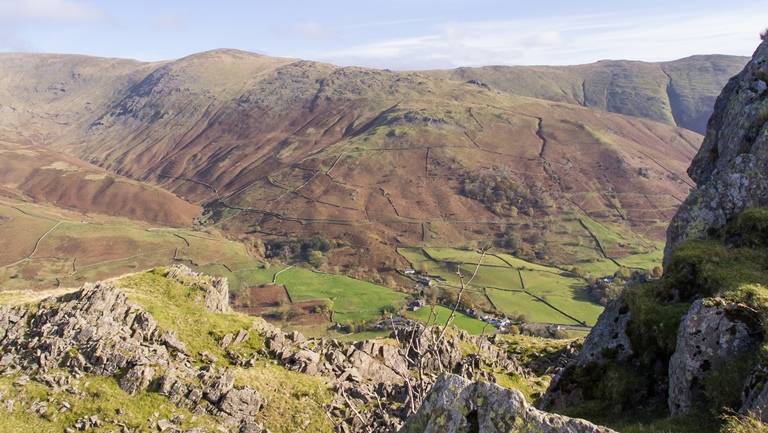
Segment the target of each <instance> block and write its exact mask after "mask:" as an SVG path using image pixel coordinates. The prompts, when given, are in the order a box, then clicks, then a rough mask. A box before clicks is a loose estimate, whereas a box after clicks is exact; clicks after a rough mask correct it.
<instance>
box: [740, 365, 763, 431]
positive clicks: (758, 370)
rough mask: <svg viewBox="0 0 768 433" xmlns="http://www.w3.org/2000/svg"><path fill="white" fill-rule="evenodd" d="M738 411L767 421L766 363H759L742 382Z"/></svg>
mask: <svg viewBox="0 0 768 433" xmlns="http://www.w3.org/2000/svg"><path fill="white" fill-rule="evenodd" d="M741 398H742V399H741V401H742V406H741V409H739V413H741V414H742V415H749V416H753V417H755V418H757V419H759V420H760V421H762V422H768V365H765V364H760V365H758V366H757V367H755V369H754V370H752V373H750V375H749V377H747V380H746V382H745V383H744V388H743V391H742V396H741Z"/></svg>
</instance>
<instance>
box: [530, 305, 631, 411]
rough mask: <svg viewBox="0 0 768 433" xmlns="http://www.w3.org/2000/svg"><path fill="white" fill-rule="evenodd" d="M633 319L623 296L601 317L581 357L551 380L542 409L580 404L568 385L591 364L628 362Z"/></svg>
mask: <svg viewBox="0 0 768 433" xmlns="http://www.w3.org/2000/svg"><path fill="white" fill-rule="evenodd" d="M631 318H632V313H631V311H629V306H628V305H627V302H626V299H625V298H624V294H623V293H622V294H621V295H619V297H618V298H617V299H615V300H613V301H611V302H610V303H609V304H608V305H607V306H606V307H605V310H603V312H602V314H600V317H599V318H598V319H597V323H596V324H595V326H594V327H593V328H592V331H591V332H590V333H589V335H587V337H586V338H585V339H584V344H583V345H582V347H581V351H580V352H579V355H578V357H576V359H575V360H574V361H572V362H570V363H568V364H567V365H566V366H565V367H564V368H563V369H562V370H560V372H559V373H557V374H556V375H555V377H554V378H552V381H551V383H550V386H549V388H548V389H547V391H546V393H545V394H544V396H543V397H542V399H541V404H540V408H541V409H544V410H550V409H552V408H554V407H559V406H564V405H568V404H572V403H575V402H577V400H578V397H577V395H578V392H579V390H578V389H574V387H571V386H567V384H568V383H569V381H571V380H572V378H573V375H574V373H575V372H576V371H577V370H578V369H581V368H584V367H585V366H587V365H588V364H595V365H603V364H604V363H605V362H606V361H608V359H609V358H610V359H611V360H618V361H625V360H627V359H629V358H630V357H632V355H633V354H634V349H633V347H632V342H631V341H630V339H629V336H628V335H627V326H628V324H629V321H630V319H631ZM564 385H566V386H564ZM563 389H568V391H567V392H566V391H563Z"/></svg>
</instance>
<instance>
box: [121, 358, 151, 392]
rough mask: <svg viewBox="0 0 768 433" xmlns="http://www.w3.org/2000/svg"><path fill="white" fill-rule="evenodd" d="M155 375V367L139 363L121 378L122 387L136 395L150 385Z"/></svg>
mask: <svg viewBox="0 0 768 433" xmlns="http://www.w3.org/2000/svg"><path fill="white" fill-rule="evenodd" d="M154 376H155V369H154V368H152V367H150V366H148V365H137V366H135V367H133V368H131V369H130V370H128V372H127V373H126V374H125V375H124V376H123V377H122V378H120V381H119V382H118V383H119V385H120V388H121V389H122V390H123V391H125V392H127V393H128V394H130V395H134V394H136V393H137V392H139V391H142V390H144V389H146V388H147V386H149V383H150V382H151V381H152V378H153V377H154Z"/></svg>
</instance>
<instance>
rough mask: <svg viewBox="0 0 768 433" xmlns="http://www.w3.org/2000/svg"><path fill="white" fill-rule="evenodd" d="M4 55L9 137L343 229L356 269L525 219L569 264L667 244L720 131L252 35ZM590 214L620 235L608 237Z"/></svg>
mask: <svg viewBox="0 0 768 433" xmlns="http://www.w3.org/2000/svg"><path fill="white" fill-rule="evenodd" d="M732 60H733V59H732ZM733 61H734V62H737V61H738V59H735V60H733ZM681 62H682V61H681ZM712 62H714V60H713V61H712ZM723 62H725V63H728V62H726V61H725V60H723ZM715 63H716V62H715ZM715 63H712V64H713V65H714V64H715ZM599 65H600V64H598V66H594V65H593V66H591V67H592V68H597V69H601V68H603V67H602V66H599ZM632 65H634V64H632ZM641 65H644V64H641ZM647 67H649V68H650V67H656V66H653V65H651V66H647ZM573 68H575V69H574V70H578V69H579V68H580V67H573ZM583 68H584V67H582V69H583ZM633 68H634V66H633ZM603 69H604V68H603ZM634 69H637V71H642V70H643V69H642V67H641V66H638V67H637V68H634ZM634 69H633V70H634ZM0 70H1V71H2V73H3V79H2V82H1V83H2V89H0V105H1V106H2V107H3V109H4V110H6V111H7V112H8V116H6V117H5V118H4V119H5V120H4V122H5V124H4V127H3V129H2V130H1V131H2V137H0V138H4V139H5V140H8V141H14V142H24V143H27V142H28V143H32V144H36V145H44V146H47V147H49V148H51V149H54V150H57V151H60V152H64V153H67V154H70V155H73V156H76V157H78V158H80V159H82V160H85V161H88V162H90V163H93V164H95V165H98V166H99V167H102V168H104V169H107V170H109V171H112V172H115V173H117V174H119V175H123V176H126V177H128V178H131V179H134V180H138V181H142V182H148V183H150V184H153V185H158V186H161V187H163V188H165V189H167V190H168V191H171V192H172V193H174V194H175V195H177V196H178V197H181V198H183V199H185V200H187V201H189V202H191V203H194V204H198V205H202V206H205V207H206V209H207V221H208V223H209V224H216V225H217V228H220V229H223V230H224V231H225V232H227V233H231V234H233V235H241V234H242V233H261V234H262V235H278V236H284V235H288V234H291V233H296V234H305V235H313V234H322V236H324V237H326V238H332V239H338V240H340V241H342V242H345V243H346V244H348V245H350V246H352V248H346V249H339V251H337V253H335V254H334V257H332V258H331V261H332V263H333V264H338V265H345V266H349V265H355V264H357V265H361V266H365V267H371V268H380V269H382V268H389V269H391V268H393V267H395V266H402V265H404V263H403V261H402V259H400V258H398V257H397V256H396V255H395V254H394V252H393V251H394V247H396V246H417V245H425V246H467V245H470V244H472V243H473V242H488V241H489V240H490V241H491V242H493V243H497V244H498V245H503V244H505V243H506V242H507V241H506V240H505V237H508V236H510V233H517V235H515V236H517V237H520V238H521V241H522V245H523V246H524V249H523V250H522V251H521V252H522V253H524V254H523V256H526V257H528V258H531V259H535V258H537V257H538V258H539V259H542V258H543V259H546V260H552V261H554V262H556V263H570V262H572V258H573V257H574V256H576V257H579V258H580V259H582V260H605V259H614V258H621V257H624V256H626V255H630V254H635V253H639V252H644V251H653V250H655V249H658V248H659V247H660V243H661V242H662V241H663V240H664V229H665V227H666V224H667V222H668V221H669V219H670V218H671V216H672V214H673V213H674V210H675V209H676V207H677V206H678V205H679V204H680V202H681V201H682V198H683V197H685V195H686V194H687V192H688V189H689V188H690V187H691V186H692V183H691V182H690V180H689V179H688V177H687V175H686V174H685V167H686V166H687V164H688V163H689V161H690V159H691V158H692V157H693V155H694V153H695V151H696V150H697V149H698V146H699V143H700V141H701V136H699V135H698V134H696V133H693V132H691V131H689V130H686V129H680V128H676V127H671V126H669V125H666V124H662V123H658V122H654V121H651V120H647V119H643V118H639V117H631V116H625V115H621V114H614V113H610V112H606V111H599V110H595V109H592V108H588V107H583V106H579V104H573V103H572V102H574V101H571V100H566V101H565V102H556V101H549V100H545V99H532V98H531V97H529V96H537V97H546V92H544V93H543V94H535V95H528V96H518V95H516V94H514V92H511V91H510V92H502V93H499V92H498V91H496V90H495V89H494V88H493V87H491V89H488V88H486V87H487V86H484V85H482V83H478V82H464V81H454V80H449V79H443V78H435V77H433V76H432V75H434V74H437V73H428V72H425V73H420V72H409V73H398V72H392V71H386V70H371V69H364V68H355V67H348V68H339V67H336V66H332V65H327V64H321V63H314V62H308V61H297V60H292V59H277V58H270V57H265V56H260V55H255V54H250V53H244V52H239V51H233V50H217V51H212V52H206V53H200V54H196V55H192V56H189V57H186V58H183V59H180V60H174V61H166V62H159V63H148V64H145V63H139V62H133V61H123V60H116V59H98V58H86V57H80V56H47V55H26V54H4V55H0ZM670 70H671V69H670ZM726 70H727V68H726ZM478 71H479V70H478ZM459 72H460V71H457V73H459ZM464 72H466V71H464ZM726 73H727V72H724V71H723V69H722V68H721V67H719V66H718V67H715V66H713V67H712V71H711V73H709V74H710V75H713V76H714V77H715V78H711V77H710V78H707V79H703V80H704V82H706V83H709V84H707V85H706V86H703V87H702V88H703V89H704V90H702V88H699V87H697V86H695V85H693V84H691V86H689V87H690V88H691V89H696V92H692V93H689V92H687V91H686V90H685V89H684V88H683V87H680V88H679V89H678V88H677V87H676V89H678V90H676V91H678V92H679V93H680V94H681V95H685V96H684V97H683V96H681V98H683V99H686V98H687V99H690V100H696V101H699V99H697V98H699V97H700V96H701V95H702V94H705V93H706V94H709V93H708V92H709V90H708V89H710V87H711V88H714V85H710V84H711V83H713V82H716V81H717V80H718V79H719V78H721V77H722V76H724V75H725V74H726ZM497 75H499V74H497ZM567 75H568V76H569V77H571V76H576V75H574V74H571V73H569V74H567ZM625 75H626V78H627V79H629V80H630V81H629V82H628V84H626V86H627V88H636V93H637V94H638V95H639V94H643V95H647V98H653V97H655V96H653V95H652V93H653V92H651V93H648V92H646V90H647V89H650V87H648V86H646V85H645V84H642V83H635V84H632V83H634V82H633V81H631V80H632V78H633V77H637V76H643V74H642V73H641V72H638V73H633V74H625ZM704 75H707V73H706V71H705V73H704ZM568 80H571V81H572V78H568ZM568 80H565V81H563V83H564V84H562V86H566V87H567V86H568V85H569V84H565V83H566V81H568ZM512 81H515V80H514V79H513V80H512ZM699 81H700V80H699V79H698V78H697V79H693V78H692V79H691V82H692V83H693V82H696V83H698V82H699ZM654 91H655V90H654ZM643 92H645V93H643ZM649 92H650V90H649ZM589 94H590V93H589V92H588V95H589ZM638 97H639V96H638ZM645 97H646V96H643V98H645ZM550 99H556V98H550ZM588 99H589V96H588ZM575 100H576V101H578V98H575ZM582 100H583V98H582ZM611 100H613V99H611ZM627 104H629V105H630V106H633V107H634V106H636V104H634V103H629V102H627ZM697 104H699V102H696V103H695V104H694V105H697ZM587 105H589V104H587ZM595 105H596V106H597V105H599V104H595ZM697 106H698V105H697ZM616 107H617V106H616V105H615V104H613V103H611V104H607V105H605V108H606V109H609V110H610V109H613V108H616ZM619 111H620V110H619ZM683 111H685V110H683ZM686 113H688V112H686ZM628 114H643V113H628ZM643 115H644V114H643ZM686 115H689V116H693V117H696V116H698V114H695V113H694V112H690V113H688V114H686ZM646 117H654V116H650V115H646ZM656 117H658V120H664V119H663V118H661V117H663V116H661V117H659V116H656ZM670 119H671V118H668V119H666V121H667V122H668V123H671V120H670ZM495 177H499V179H500V180H499V182H496V181H495V180H494V179H495ZM488 182H491V183H493V184H491V183H488ZM483 188H486V189H487V188H490V190H488V191H495V192H492V193H486V192H484V191H486V190H484V189H483ZM585 218H586V219H589V220H594V221H596V222H597V223H598V224H599V225H601V226H603V227H606V229H605V230H607V231H608V232H612V235H611V237H612V238H614V239H617V240H618V241H617V242H616V243H611V244H608V245H601V244H600V241H599V239H598V238H599V237H598V236H596V234H595V232H594V230H590V229H589V228H588V227H587V226H586V225H585V224H580V223H579V221H580V220H584V219H585ZM601 230H603V229H601ZM596 239H598V240H596ZM543 245H547V247H546V248H543V247H542V246H543ZM358 250H364V251H365V252H366V254H365V255H363V256H361V255H360V254H358Z"/></svg>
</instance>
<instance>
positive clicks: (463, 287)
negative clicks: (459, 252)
mask: <svg viewBox="0 0 768 433" xmlns="http://www.w3.org/2000/svg"><path fill="white" fill-rule="evenodd" d="M483 259H485V251H483V254H482V255H481V256H480V260H478V261H477V266H475V272H473V273H472V277H471V278H470V279H469V280H467V282H464V276H463V275H461V267H460V266H457V267H456V274H457V275H458V276H459V281H460V282H461V290H459V294H458V296H456V304H455V305H454V306H453V311H451V315H450V316H448V320H446V321H445V326H443V330H442V331H441V332H440V336H439V337H438V338H437V340H438V341H440V340H442V339H443V335H444V334H445V331H446V330H447V329H448V325H449V324H450V323H451V322H453V319H454V317H456V310H458V309H459V304H460V303H461V295H463V294H464V290H466V289H467V286H468V285H469V284H470V283H471V282H472V280H474V279H475V277H476V276H477V271H478V270H479V269H480V265H482V264H483Z"/></svg>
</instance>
